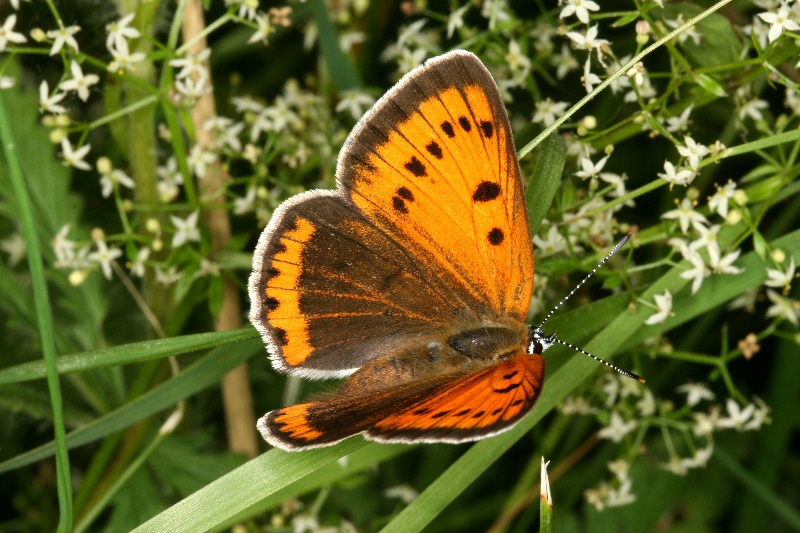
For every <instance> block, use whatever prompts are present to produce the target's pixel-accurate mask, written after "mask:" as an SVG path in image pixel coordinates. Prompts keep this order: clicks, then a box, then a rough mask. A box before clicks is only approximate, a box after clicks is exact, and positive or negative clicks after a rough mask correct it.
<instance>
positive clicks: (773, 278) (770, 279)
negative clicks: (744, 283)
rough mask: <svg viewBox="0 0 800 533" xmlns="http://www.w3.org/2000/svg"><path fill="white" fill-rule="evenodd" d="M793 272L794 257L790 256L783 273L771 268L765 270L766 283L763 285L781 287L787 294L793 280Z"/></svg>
mask: <svg viewBox="0 0 800 533" xmlns="http://www.w3.org/2000/svg"><path fill="white" fill-rule="evenodd" d="M794 271H795V264H794V256H792V257H791V258H790V260H789V266H788V267H787V268H786V270H785V271H782V270H778V269H773V268H768V269H767V281H765V282H764V285H766V286H767V287H782V288H783V289H784V291H786V292H787V293H788V291H789V287H791V285H792V280H793V279H794Z"/></svg>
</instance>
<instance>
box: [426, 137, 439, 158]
mask: <svg viewBox="0 0 800 533" xmlns="http://www.w3.org/2000/svg"><path fill="white" fill-rule="evenodd" d="M425 149H426V150H428V153H429V154H431V155H432V156H433V157H435V158H436V159H441V158H442V157H443V154H442V147H441V146H439V143H437V142H436V141H431V142H429V143H428V144H427V145H425Z"/></svg>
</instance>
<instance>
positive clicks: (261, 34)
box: [247, 13, 275, 44]
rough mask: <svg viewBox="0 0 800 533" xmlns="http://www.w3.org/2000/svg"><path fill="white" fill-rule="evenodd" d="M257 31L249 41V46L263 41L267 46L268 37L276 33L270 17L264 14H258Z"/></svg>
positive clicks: (256, 17)
mask: <svg viewBox="0 0 800 533" xmlns="http://www.w3.org/2000/svg"><path fill="white" fill-rule="evenodd" d="M255 22H256V31H254V32H253V35H251V36H250V38H249V39H247V44H253V43H254V42H256V41H261V42H262V43H264V44H267V37H269V34H270V33H272V32H273V31H275V27H274V26H273V25H272V22H270V20H269V17H268V16H267V15H265V14H264V13H257V14H256V15H255Z"/></svg>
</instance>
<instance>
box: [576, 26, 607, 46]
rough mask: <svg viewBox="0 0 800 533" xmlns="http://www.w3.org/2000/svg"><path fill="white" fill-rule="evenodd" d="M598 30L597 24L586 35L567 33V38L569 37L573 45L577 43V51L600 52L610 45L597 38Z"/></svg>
mask: <svg viewBox="0 0 800 533" xmlns="http://www.w3.org/2000/svg"><path fill="white" fill-rule="evenodd" d="M597 28H598V25H597V24H595V25H594V26H592V27H591V28H589V29H588V30H586V33H585V34H583V33H578V32H576V31H570V32H567V37H569V38H570V39H571V40H572V42H573V43H575V48H576V49H577V50H590V51H591V50H598V51H599V50H600V49H601V48H602V47H604V46H608V45H609V44H611V43H609V42H608V41H607V40H605V39H598V38H597Z"/></svg>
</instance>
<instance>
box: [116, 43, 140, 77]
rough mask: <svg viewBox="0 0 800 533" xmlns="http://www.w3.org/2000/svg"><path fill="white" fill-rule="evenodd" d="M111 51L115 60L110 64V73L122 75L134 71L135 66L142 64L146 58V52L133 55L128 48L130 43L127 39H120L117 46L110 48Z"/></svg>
mask: <svg viewBox="0 0 800 533" xmlns="http://www.w3.org/2000/svg"><path fill="white" fill-rule="evenodd" d="M109 51H110V52H111V55H112V56H113V58H114V59H113V60H112V61H111V63H109V64H108V71H109V72H119V73H121V72H122V71H125V70H133V65H134V64H136V63H141V62H142V61H144V60H145V58H146V56H145V54H144V52H136V53H134V54H131V52H130V49H129V48H128V41H126V40H125V39H120V40H119V41H118V42H117V43H116V46H115V47H113V48H110V49H109Z"/></svg>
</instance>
